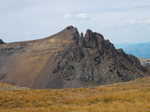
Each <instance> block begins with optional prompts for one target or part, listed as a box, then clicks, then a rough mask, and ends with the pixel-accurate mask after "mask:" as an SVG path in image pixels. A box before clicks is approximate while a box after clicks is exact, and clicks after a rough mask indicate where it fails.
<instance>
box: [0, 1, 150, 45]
mask: <svg viewBox="0 0 150 112" xmlns="http://www.w3.org/2000/svg"><path fill="white" fill-rule="evenodd" d="M149 6H150V1H149V0H126V1H124V0H113V1H110V0H93V1H92V0H61V1H60V0H55V1H52V0H3V1H2V0H1V1H0V24H1V26H0V38H4V40H5V41H22V40H32V39H38V38H42V37H45V36H48V35H51V34H53V33H56V32H58V31H59V30H61V29H63V28H64V27H66V26H68V25H70V24H72V25H75V26H76V27H78V28H79V30H81V31H84V30H85V29H87V28H91V29H93V30H95V31H97V32H100V33H103V34H104V35H106V37H109V39H111V40H112V41H113V42H117V43H118V42H125V41H126V40H127V39H128V40H132V39H130V38H132V37H130V35H129V37H124V35H125V33H127V30H131V31H130V32H133V33H134V34H135V35H137V37H138V32H136V31H135V30H134V26H135V27H136V28H137V27H140V26H141V25H142V24H145V25H144V26H143V27H144V29H145V31H143V33H145V34H146V35H144V36H146V37H145V40H143V41H150V39H148V38H147V37H148V36H150V34H149V33H148V32H147V31H149V18H150V15H149V9H150V7H149ZM138 25H139V26H138ZM143 27H142V28H143ZM115 28H116V29H117V28H118V29H120V28H121V29H122V30H121V32H119V31H117V30H115V31H114V29H115ZM141 30H142V29H141ZM115 32H117V33H115ZM130 32H128V33H130ZM133 33H132V34H133ZM143 33H142V34H143ZM4 34H5V35H4ZM117 34H118V35H117ZM121 35H122V39H120V36H121ZM124 38H126V39H124ZM138 38H144V37H138ZM139 40H140V39H137V40H135V38H134V39H133V40H132V41H131V42H134V41H139ZM140 41H141V40H140Z"/></svg>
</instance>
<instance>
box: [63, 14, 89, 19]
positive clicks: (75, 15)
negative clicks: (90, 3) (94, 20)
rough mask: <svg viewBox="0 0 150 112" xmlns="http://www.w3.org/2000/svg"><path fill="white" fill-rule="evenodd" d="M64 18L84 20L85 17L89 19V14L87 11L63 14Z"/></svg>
mask: <svg viewBox="0 0 150 112" xmlns="http://www.w3.org/2000/svg"><path fill="white" fill-rule="evenodd" d="M64 18H65V19H75V20H76V19H80V20H86V19H90V17H89V14H87V13H75V14H70V13H68V14H65V15H64Z"/></svg>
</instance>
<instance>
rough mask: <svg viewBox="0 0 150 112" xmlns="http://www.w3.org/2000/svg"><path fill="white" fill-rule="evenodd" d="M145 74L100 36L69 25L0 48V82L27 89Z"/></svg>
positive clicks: (80, 84) (133, 59) (133, 60)
mask: <svg viewBox="0 0 150 112" xmlns="http://www.w3.org/2000/svg"><path fill="white" fill-rule="evenodd" d="M146 75H148V73H147V70H146V69H145V68H144V67H143V66H141V64H140V62H139V60H138V59H137V58H136V57H134V56H131V55H128V54H126V53H125V52H124V51H123V50H121V49H119V50H117V49H116V48H115V47H114V45H113V44H112V43H111V42H110V41H109V40H105V39H104V37H103V35H101V34H99V33H96V32H93V31H92V30H87V32H86V33H85V35H84V34H83V33H81V34H80V33H79V32H78V30H77V28H75V27H73V26H68V27H67V28H65V29H64V30H63V31H61V32H59V33H57V34H55V35H53V36H50V37H47V38H44V39H40V40H34V41H28V42H18V43H10V44H2V45H0V82H7V83H11V84H16V85H18V86H25V87H30V88H78V87H89V86H94V85H101V84H110V83H114V82H121V81H129V80H133V79H136V78H139V77H144V76H146Z"/></svg>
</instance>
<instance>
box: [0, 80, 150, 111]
mask: <svg viewBox="0 0 150 112" xmlns="http://www.w3.org/2000/svg"><path fill="white" fill-rule="evenodd" d="M0 112H150V78H149V77H146V78H143V79H137V80H135V81H131V82H128V83H118V84H113V85H106V86H100V87H96V88H79V89H61V90H14V91H0Z"/></svg>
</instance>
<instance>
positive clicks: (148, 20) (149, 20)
mask: <svg viewBox="0 0 150 112" xmlns="http://www.w3.org/2000/svg"><path fill="white" fill-rule="evenodd" d="M129 24H150V18H142V19H132V20H130V21H129Z"/></svg>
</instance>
